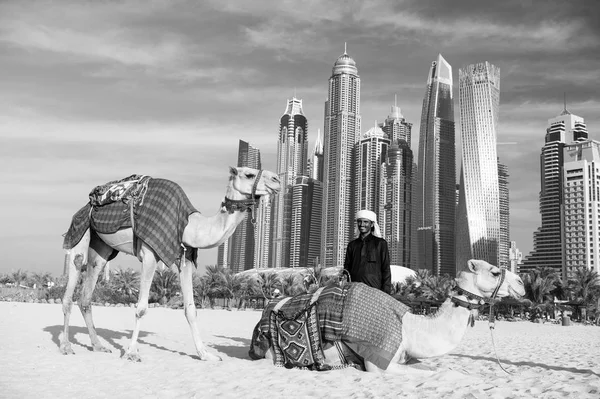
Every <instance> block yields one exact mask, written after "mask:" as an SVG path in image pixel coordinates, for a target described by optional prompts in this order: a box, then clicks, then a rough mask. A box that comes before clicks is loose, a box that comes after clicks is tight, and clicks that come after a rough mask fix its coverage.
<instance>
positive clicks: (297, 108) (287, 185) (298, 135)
mask: <svg viewBox="0 0 600 399" xmlns="http://www.w3.org/2000/svg"><path fill="white" fill-rule="evenodd" d="M307 130H308V121H307V120H306V117H305V116H304V112H303V111H302V100H298V99H297V98H295V97H294V98H292V99H291V100H288V102H287V106H286V109H285V112H284V114H283V116H282V117H281V118H280V120H279V141H278V143H277V174H278V175H279V181H281V185H282V187H281V193H280V194H279V195H278V196H276V197H275V199H274V206H273V215H272V217H273V224H272V229H273V230H272V234H271V245H272V251H271V264H272V267H288V266H289V259H290V237H291V220H292V192H291V187H292V185H293V184H294V181H295V179H296V177H297V176H302V175H305V174H306V170H307V169H306V167H307V157H308V140H307Z"/></svg>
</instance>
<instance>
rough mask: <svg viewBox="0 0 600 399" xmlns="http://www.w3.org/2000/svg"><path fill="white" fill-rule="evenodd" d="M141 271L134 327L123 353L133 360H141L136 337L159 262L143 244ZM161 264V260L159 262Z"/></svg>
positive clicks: (146, 309) (145, 310)
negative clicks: (129, 341)
mask: <svg viewBox="0 0 600 399" xmlns="http://www.w3.org/2000/svg"><path fill="white" fill-rule="evenodd" d="M141 253H142V273H141V276H140V292H139V296H138V303H137V305H136V307H135V327H134V329H133V334H132V335H131V343H130V344H129V348H127V351H126V352H125V353H124V354H123V357H124V358H125V359H127V360H131V361H134V362H141V361H142V358H141V357H140V354H139V352H138V347H137V345H138V337H139V334H140V328H141V325H142V317H144V315H145V314H146V312H147V311H148V297H149V295H150V287H151V286H152V279H153V278H154V271H155V270H156V266H157V264H158V263H159V262H158V261H157V260H156V257H155V255H154V253H151V250H150V249H149V248H148V247H146V246H145V244H144V245H142V250H141ZM160 263H161V264H162V262H160Z"/></svg>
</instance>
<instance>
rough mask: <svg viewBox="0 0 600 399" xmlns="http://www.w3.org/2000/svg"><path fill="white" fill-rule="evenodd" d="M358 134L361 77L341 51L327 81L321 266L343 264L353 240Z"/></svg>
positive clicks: (350, 60)
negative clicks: (355, 155)
mask: <svg viewBox="0 0 600 399" xmlns="http://www.w3.org/2000/svg"><path fill="white" fill-rule="evenodd" d="M360 131H361V120H360V77H359V76H358V69H357V68H356V63H355V62H354V60H353V59H352V58H351V57H350V56H349V55H348V54H347V53H346V52H344V54H343V55H341V56H340V57H339V58H338V59H337V61H336V62H335V64H334V65H333V70H332V73H331V77H330V78H329V92H328V97H327V102H326V103H325V128H324V137H323V142H324V143H323V144H324V148H323V159H324V181H323V183H324V187H323V218H322V221H323V229H322V235H321V242H322V245H321V265H322V266H325V267H329V266H339V265H342V264H343V263H344V255H345V252H346V246H347V244H348V242H349V241H350V239H351V238H353V237H352V236H353V230H354V216H355V215H353V211H354V190H355V188H354V185H353V184H352V182H353V167H352V165H353V163H352V161H353V160H352V157H353V149H354V145H355V144H356V142H357V141H358V139H359V135H360Z"/></svg>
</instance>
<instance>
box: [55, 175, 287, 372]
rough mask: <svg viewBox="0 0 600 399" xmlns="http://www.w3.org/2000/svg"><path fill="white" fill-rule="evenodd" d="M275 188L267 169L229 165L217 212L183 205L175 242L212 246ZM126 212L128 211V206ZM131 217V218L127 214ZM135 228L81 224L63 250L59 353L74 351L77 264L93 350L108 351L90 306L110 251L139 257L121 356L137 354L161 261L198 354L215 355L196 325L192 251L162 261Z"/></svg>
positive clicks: (137, 358)
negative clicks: (172, 278) (172, 275)
mask: <svg viewBox="0 0 600 399" xmlns="http://www.w3.org/2000/svg"><path fill="white" fill-rule="evenodd" d="M156 181H159V182H166V183H167V184H169V185H170V186H175V187H176V188H177V189H178V190H181V189H180V188H179V186H177V185H176V184H175V183H173V182H169V181H167V180H163V179H156ZM157 184H159V183H157ZM279 190H280V183H279V178H278V177H277V175H276V174H275V173H273V172H269V171H266V170H264V171H263V170H260V171H259V170H256V169H251V168H247V167H238V168H230V177H229V184H228V186H227V191H226V193H225V199H224V201H223V203H222V204H221V208H220V210H219V212H218V213H217V214H216V215H214V216H211V217H206V216H204V215H202V214H200V213H199V212H197V211H195V209H194V208H189V209H192V212H190V213H189V214H188V215H185V216H186V217H187V220H185V221H184V222H183V223H184V225H185V228H184V229H183V232H182V233H180V234H181V236H180V237H178V238H177V239H178V240H180V241H179V242H180V244H181V245H182V246H185V247H189V248H192V249H194V248H200V249H204V248H213V247H216V246H218V245H220V244H221V243H222V242H224V241H225V240H226V239H227V238H229V237H230V236H231V235H232V234H233V232H234V231H235V228H236V227H237V225H238V224H240V223H241V222H242V221H243V220H244V218H245V216H246V211H247V210H251V211H252V209H253V207H254V206H255V204H256V202H257V201H258V200H259V198H260V197H261V196H263V195H269V194H276V193H278V192H279ZM181 192H183V191H181ZM144 201H145V200H144ZM185 201H186V203H188V204H189V201H188V200H187V197H185ZM190 206H191V205H190ZM179 209H181V207H179ZM154 211H155V212H157V213H158V214H162V215H164V214H165V213H166V212H167V210H166V209H164V212H163V211H161V208H160V207H156V209H155V210H154ZM194 211H195V212H194ZM131 214H132V216H133V208H132V210H131ZM74 222H75V218H74ZM131 223H132V224H133V223H134V222H133V220H132V221H131ZM72 228H73V225H72ZM84 228H85V227H84ZM70 230H71V229H70ZM135 231H136V237H134V227H133V226H132V227H126V228H121V229H119V230H118V231H117V232H115V233H112V234H103V233H100V232H97V231H95V230H94V229H93V228H92V227H89V228H87V229H86V230H85V233H84V234H83V236H82V238H81V239H80V240H79V241H78V242H77V243H76V244H75V245H74V246H73V247H72V248H71V249H70V251H69V252H68V254H69V255H68V256H69V259H68V265H69V281H68V283H67V288H66V291H65V295H64V298H63V313H64V332H63V335H62V338H61V342H60V351H61V352H62V353H63V354H65V355H67V354H74V352H73V349H72V348H71V343H70V341H69V317H70V315H71V307H72V304H73V292H74V290H75V287H76V285H77V281H78V279H79V275H80V273H81V272H82V271H83V270H86V273H85V278H84V281H83V286H82V291H81V299H80V300H79V308H80V310H81V313H82V314H83V318H84V320H85V324H86V325H87V328H88V332H89V335H90V340H91V343H92V348H93V350H94V351H98V352H110V350H109V349H107V348H106V347H105V346H103V345H102V344H101V343H100V341H99V339H98V335H97V333H96V330H95V328H94V323H93V320H92V306H91V301H92V293H93V291H94V287H95V286H96V281H97V280H98V276H99V275H100V273H101V272H102V269H103V268H104V266H105V265H106V263H107V262H108V260H110V259H112V258H113V257H114V256H116V254H117V253H118V252H124V253H126V254H128V255H133V256H136V257H137V258H138V259H139V261H140V262H141V263H142V269H141V278H140V290H139V295H138V302H137V306H136V311H135V328H134V330H133V334H132V337H131V343H130V345H129V348H128V349H127V351H126V352H125V353H124V355H123V357H125V358H127V359H129V360H132V361H140V360H141V358H140V355H139V352H138V347H137V340H138V335H139V332H140V323H141V320H142V317H143V316H144V314H145V313H146V311H147V309H148V296H149V293H150V285H151V283H152V278H153V276H154V272H155V270H156V268H157V266H158V267H159V268H160V269H164V268H165V267H170V268H173V269H177V268H178V269H179V270H178V271H179V278H180V281H181V293H182V296H183V306H184V311H185V316H186V318H187V321H188V324H189V326H190V329H191V332H192V338H193V339H194V344H195V346H196V352H197V353H198V356H199V357H200V359H201V360H221V358H220V357H219V356H217V355H214V354H211V353H210V352H208V350H207V349H206V346H205V345H204V343H203V342H202V339H201V338H200V332H199V331H198V327H197V326H196V307H195V304H194V294H193V287H192V275H193V270H194V260H193V259H192V255H191V254H192V253H193V252H194V251H184V252H183V254H184V255H183V256H182V257H181V263H179V264H177V263H178V262H174V263H173V264H165V263H164V262H163V261H162V260H161V259H160V257H159V256H158V254H157V251H156V248H152V247H151V246H149V245H148V244H147V243H146V242H144V241H143V240H142V239H137V238H138V237H137V232H138V230H137V228H136V230H135ZM67 234H69V233H67ZM134 246H135V247H134ZM185 247H184V248H185Z"/></svg>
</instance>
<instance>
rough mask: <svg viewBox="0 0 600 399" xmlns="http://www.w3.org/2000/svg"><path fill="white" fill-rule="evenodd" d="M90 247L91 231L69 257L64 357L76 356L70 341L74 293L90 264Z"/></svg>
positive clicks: (64, 304) (64, 309)
mask: <svg viewBox="0 0 600 399" xmlns="http://www.w3.org/2000/svg"><path fill="white" fill-rule="evenodd" d="M89 246H90V230H89V229H88V230H87V231H86V232H85V234H84V235H83V237H82V238H81V240H80V241H79V242H78V243H77V245H75V246H74V247H73V248H71V250H70V251H69V253H68V254H67V256H68V260H67V263H68V273H69V274H68V276H69V281H68V282H67V288H66V290H65V294H64V296H63V300H62V308H63V314H64V316H65V319H64V327H63V334H62V338H61V340H60V351H61V353H62V354H64V355H72V354H75V352H74V351H73V348H71V342H70V340H69V319H70V318H71V309H72V307H73V293H74V292H75V288H76V287H77V282H78V281H79V276H80V275H81V271H82V269H84V268H85V265H86V264H87V263H88V250H89Z"/></svg>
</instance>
